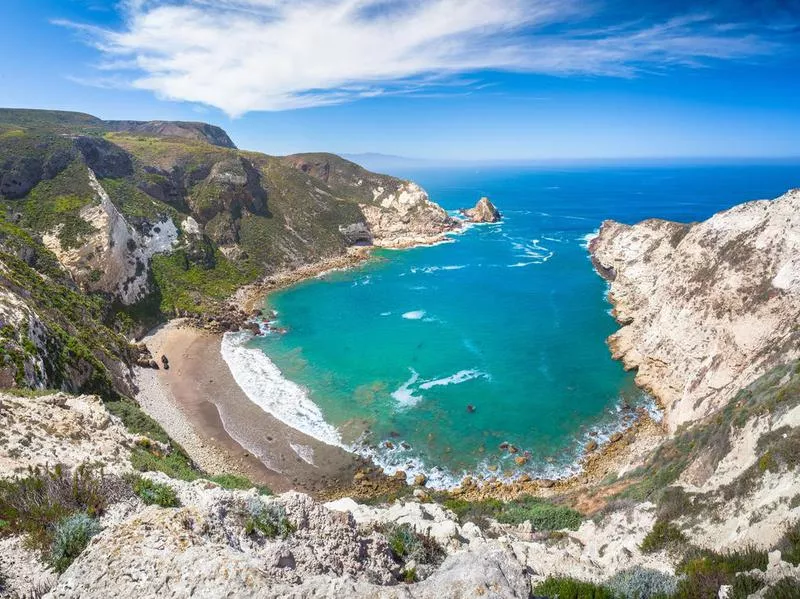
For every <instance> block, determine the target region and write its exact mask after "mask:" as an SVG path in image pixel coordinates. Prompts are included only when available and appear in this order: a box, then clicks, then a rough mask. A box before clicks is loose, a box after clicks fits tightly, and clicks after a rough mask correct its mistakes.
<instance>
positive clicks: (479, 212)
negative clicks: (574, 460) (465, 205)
mask: <svg viewBox="0 0 800 599" xmlns="http://www.w3.org/2000/svg"><path fill="white" fill-rule="evenodd" d="M461 213H462V214H463V215H464V216H466V217H467V218H468V219H469V220H471V221H472V222H473V223H496V222H498V221H499V220H500V219H501V218H502V215H501V214H500V211H499V210H498V209H497V208H495V206H494V204H492V202H491V201H490V200H489V198H487V197H483V198H481V199H480V200H478V203H477V204H475V207H474V208H469V209H467V210H462V211H461Z"/></svg>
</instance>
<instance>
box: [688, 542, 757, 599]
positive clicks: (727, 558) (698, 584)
mask: <svg viewBox="0 0 800 599" xmlns="http://www.w3.org/2000/svg"><path fill="white" fill-rule="evenodd" d="M766 568H767V553H766V552H765V551H758V550H756V549H753V548H750V547H748V548H745V549H743V550H741V551H732V552H729V553H716V552H713V551H708V550H696V549H695V550H693V552H692V555H690V556H688V557H687V558H685V559H684V561H683V563H682V564H681V565H680V567H679V568H678V570H679V572H681V573H683V574H685V578H683V579H682V580H681V581H680V582H679V583H678V590H677V592H676V594H675V598H676V599H706V598H708V597H716V594H717V590H718V589H719V587H720V586H722V585H733V584H734V583H735V582H736V578H737V576H736V573H737V572H747V571H750V570H766ZM741 584H746V583H745V582H742V583H741Z"/></svg>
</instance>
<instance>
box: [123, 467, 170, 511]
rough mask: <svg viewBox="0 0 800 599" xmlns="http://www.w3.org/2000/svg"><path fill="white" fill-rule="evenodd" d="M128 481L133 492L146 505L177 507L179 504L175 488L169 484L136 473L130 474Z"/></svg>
mask: <svg viewBox="0 0 800 599" xmlns="http://www.w3.org/2000/svg"><path fill="white" fill-rule="evenodd" d="M129 482H130V483H131V486H132V487H133V492H134V493H136V495H138V496H139V499H141V500H142V501H144V503H145V504H146V505H159V506H161V507H178V506H179V505H180V501H178V496H177V495H176V494H175V489H173V488H172V487H170V486H169V485H164V484H161V483H156V482H153V481H151V480H150V479H147V478H142V477H141V476H138V475H133V476H131V477H130V479H129Z"/></svg>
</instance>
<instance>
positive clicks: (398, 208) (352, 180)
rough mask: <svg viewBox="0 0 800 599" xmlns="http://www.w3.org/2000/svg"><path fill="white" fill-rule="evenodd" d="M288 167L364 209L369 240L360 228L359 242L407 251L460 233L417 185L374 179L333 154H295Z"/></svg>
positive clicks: (357, 228)
mask: <svg viewBox="0 0 800 599" xmlns="http://www.w3.org/2000/svg"><path fill="white" fill-rule="evenodd" d="M283 162H284V163H285V164H288V165H290V166H292V168H295V169H297V170H299V171H301V172H303V173H306V174H308V175H310V176H311V177H314V178H315V179H317V180H319V181H321V182H323V183H324V184H325V185H327V186H328V187H330V189H331V190H332V191H333V193H334V194H335V195H336V196H337V197H338V198H341V199H342V200H345V201H349V202H354V203H356V204H358V207H359V208H360V210H361V212H362V214H363V219H364V225H365V228H366V231H367V232H368V233H367V234H363V233H364V228H362V226H361V225H359V224H354V225H350V226H349V227H347V228H346V230H347V232H348V234H352V233H351V232H359V233H361V234H360V235H358V236H357V237H356V239H357V240H358V241H361V242H367V243H370V244H374V245H377V246H381V247H395V248H396V247H407V246H411V245H418V244H425V243H431V242H435V241H439V240H441V239H442V238H443V236H444V235H445V234H446V233H448V232H451V231H455V230H456V229H458V227H459V224H458V222H457V221H456V220H455V219H453V218H451V217H450V216H449V215H448V214H447V212H445V211H444V209H442V207H441V206H439V205H437V204H435V203H434V202H432V201H431V200H430V198H429V197H428V194H427V193H426V192H425V190H424V189H422V188H421V187H420V186H419V185H417V184H416V183H412V182H411V181H404V180H402V179H397V178H395V177H390V176H388V175H379V174H377V173H371V172H369V171H368V170H366V169H364V168H362V167H360V166H359V165H357V164H355V163H353V162H350V161H349V160H345V159H343V158H341V157H339V156H335V155H333V154H294V155H291V156H286V157H285V158H283Z"/></svg>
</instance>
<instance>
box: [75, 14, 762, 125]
mask: <svg viewBox="0 0 800 599" xmlns="http://www.w3.org/2000/svg"><path fill="white" fill-rule="evenodd" d="M591 13H592V11H591V10H590V8H589V5H588V4H587V3H586V2H580V1H579V0H180V1H179V0H164V1H161V2H156V1H154V0H129V1H128V2H127V3H126V5H125V17H126V18H125V25H124V26H123V27H122V28H121V29H119V30H106V29H98V28H95V27H92V28H88V27H85V28H83V29H84V31H85V32H86V33H87V34H88V35H89V36H90V38H91V39H93V40H94V43H95V45H96V46H97V48H98V49H99V50H100V51H101V52H102V53H103V55H104V58H105V61H106V62H105V65H101V66H104V68H105V69H106V70H112V71H114V70H119V69H120V68H127V69H130V70H131V72H132V73H133V76H132V77H131V80H132V83H131V85H132V86H133V87H135V88H138V89H144V90H149V91H152V92H154V93H156V94H157V95H159V96H160V97H163V98H167V99H171V100H181V101H190V102H198V103H202V104H206V105H210V106H215V107H218V108H220V109H222V110H224V111H225V112H227V113H228V114H230V115H233V116H237V115H241V114H244V113H246V112H248V111H253V110H286V109H293V108H303V107H309V106H320V105H326V104H336V103H341V102H347V101H352V100H354V99H358V98H362V97H372V96H376V95H382V94H396V93H418V92H419V91H420V90H423V89H424V90H427V92H429V91H430V88H431V87H432V86H443V85H446V84H447V83H448V82H449V79H450V78H455V79H458V78H457V77H456V76H458V75H462V74H465V73H474V72H479V71H483V70H499V71H518V72H533V73H543V74H552V75H562V76H563V75H573V74H589V75H602V76H632V75H635V74H636V73H637V72H639V71H642V70H650V69H658V68H663V67H664V66H665V65H667V66H668V65H685V66H699V65H702V64H705V62H706V61H708V60H709V59H738V58H744V57H749V56H753V55H758V54H762V53H765V52H768V51H770V49H771V45H770V44H769V43H768V42H766V41H763V40H761V39H758V38H756V37H754V36H748V35H745V34H743V33H742V32H741V30H740V29H739V28H738V27H736V26H735V25H730V24H725V23H717V22H714V21H713V20H712V19H710V18H709V17H708V16H702V15H701V16H696V15H695V16H690V17H682V18H673V19H671V20H668V21H666V22H662V23H656V24H641V23H639V24H634V25H631V24H621V25H616V26H614V27H605V28H603V29H588V28H587V23H588V22H589V21H588V17H589V16H590V15H591ZM71 25H73V26H75V25H74V24H71ZM720 25H726V26H724V27H721V26H720ZM462 85H463V83H462ZM427 92H426V93H427Z"/></svg>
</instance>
